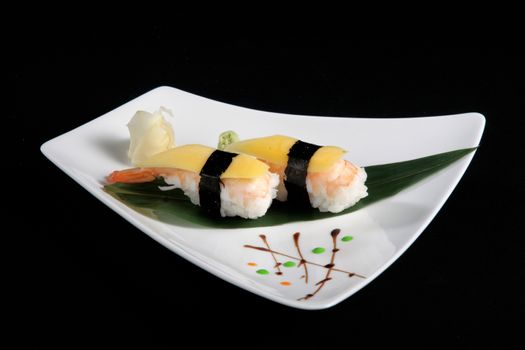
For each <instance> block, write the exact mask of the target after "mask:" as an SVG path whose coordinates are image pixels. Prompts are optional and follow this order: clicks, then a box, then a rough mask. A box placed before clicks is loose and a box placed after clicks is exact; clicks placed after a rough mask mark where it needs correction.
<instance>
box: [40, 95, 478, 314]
mask: <svg viewBox="0 0 525 350" xmlns="http://www.w3.org/2000/svg"><path fill="white" fill-rule="evenodd" d="M160 106H164V107H166V108H168V109H170V110H172V111H173V114H174V116H175V117H174V118H173V119H172V120H171V122H172V124H173V127H174V130H175V137H176V142H177V144H178V145H182V144H187V143H200V144H205V145H209V146H212V147H215V146H216V142H217V139H218V135H219V133H221V132H222V131H225V130H235V131H236V132H237V133H238V134H239V135H240V136H241V137H242V138H251V137H260V136H265V135H273V134H283V135H291V136H294V137H297V138H299V139H302V140H305V141H308V142H312V143H316V144H321V145H323V144H331V145H337V146H340V147H342V148H344V149H346V150H348V151H349V152H348V154H347V156H346V158H347V159H349V160H351V161H352V162H354V163H356V164H359V165H361V166H366V165H372V164H383V163H391V162H397V161H402V160H408V159H413V158H418V157H423V156H427V155H432V154H436V153H441V152H446V151H451V150H455V149H459V148H467V147H474V146H477V145H478V144H479V141H480V139H481V135H482V133H483V128H484V125H485V118H484V117H483V116H482V115H481V114H478V113H466V114H458V115H449V116H439V117H426V118H403V119H363V118H337V117H313V116H297V115H288V114H279V113H269V112H263V111H257V110H252V109H247V108H243V107H238V106H233V105H229V104H225V103H221V102H217V101H213V100H209V99H206V98H203V97H200V96H196V95H193V94H190V93H187V92H184V91H181V90H178V89H175V88H171V87H159V88H157V89H154V90H152V91H150V92H148V93H146V94H144V95H142V96H140V97H138V98H136V99H134V100H132V101H130V102H128V103H126V104H125V105H123V106H121V107H119V108H117V109H115V110H113V111H111V112H109V113H107V114H105V115H103V116H101V117H99V118H97V119H95V120H93V121H91V122H89V123H87V124H84V125H82V126H80V127H78V128H76V129H74V130H72V131H70V132H68V133H66V134H63V135H61V136H58V137H56V138H54V139H52V140H50V141H48V142H46V143H45V144H44V145H42V148H41V150H42V152H43V153H44V154H45V155H46V157H48V158H49V159H50V160H51V161H52V162H53V163H54V164H56V165H57V166H58V167H59V168H60V169H62V170H63V171H64V172H65V173H66V174H68V175H69V176H71V177H72V178H73V179H74V180H75V181H77V182H78V183H79V184H80V185H81V186H82V187H84V188H85V189H86V190H87V191H89V192H90V193H91V194H93V195H94V196H95V197H97V198H98V199H100V200H101V201H102V202H103V203H104V204H106V205H107V206H108V207H110V208H111V209H113V210H114V211H116V212H117V213H118V214H120V215H122V216H123V217H124V218H125V219H126V220H128V221H129V222H130V223H132V224H133V225H135V226H136V227H137V228H139V229H140V230H142V231H143V232H145V233H146V234H148V235H149V236H150V237H152V238H153V239H155V240H156V241H158V242H159V243H161V244H163V245H164V246H166V247H167V248H169V249H171V250H172V251H174V252H175V253H177V254H179V255H180V256H182V257H184V258H186V259H188V260H189V261H191V262H193V263H194V264H196V265H198V266H200V267H201V268H203V269H205V270H207V271H209V272H211V273H213V274H215V275H216V276H219V277H220V278H222V279H224V280H226V281H228V282H230V283H233V284H235V285H237V286H239V287H242V288H244V289H246V290H249V291H251V292H253V293H256V294H258V295H260V296H263V297H265V298H268V299H271V300H273V301H276V302H279V303H282V304H285V305H289V306H293V307H297V308H302V309H322V308H327V307H331V306H334V305H336V304H337V303H339V302H341V301H342V300H344V299H346V298H348V297H349V296H350V295H352V294H353V293H355V292H356V291H358V290H359V289H361V288H362V287H364V286H365V285H366V284H368V283H369V282H370V281H372V280H373V279H374V278H375V277H377V276H378V275H379V274H380V273H381V272H383V271H384V270H385V269H386V268H387V267H388V266H389V265H390V264H392V262H394V261H395V260H396V259H397V258H398V257H399V256H400V255H401V254H402V253H403V252H404V251H405V250H406V249H407V248H408V247H409V246H410V244H411V243H412V242H413V241H414V240H415V239H416V238H417V237H418V236H419V234H421V232H422V231H423V230H424V229H425V227H426V226H427V225H428V224H429V222H430V221H431V220H432V218H433V217H434V216H435V215H436V213H437V212H438V210H439V209H440V208H441V206H442V205H443V203H444V202H445V200H446V199H447V198H448V196H449V195H450V193H451V192H452V190H453V189H454V187H455V186H456V185H457V183H458V181H459V179H460V178H461V176H462V175H463V173H464V172H465V170H466V168H467V166H468V164H469V163H470V161H471V159H472V157H473V155H474V153H471V154H469V155H468V156H466V157H464V158H462V159H460V160H459V161H457V162H456V163H454V164H452V165H451V166H449V167H448V168H446V169H445V170H442V171H441V172H439V173H437V174H435V175H433V176H431V177H429V178H427V179H425V180H423V181H422V182H420V183H418V184H416V185H415V186H412V187H410V188H409V189H407V190H404V191H402V192H401V193H399V194H397V195H395V196H393V197H390V198H388V199H386V200H383V201H380V202H377V203H375V204H372V205H370V206H368V207H366V208H364V209H361V210H358V211H356V212H353V213H349V214H346V215H342V216H337V217H334V218H329V219H322V220H317V221H309V222H295V223H289V224H285V225H280V226H273V227H264V228H249V229H212V228H209V227H198V226H195V225H189V224H188V223H185V222H183V221H181V223H180V224H165V223H162V222H159V221H156V220H153V219H151V218H149V217H146V216H143V215H141V214H139V213H137V212H135V211H134V210H132V209H131V208H129V207H127V206H126V205H124V204H122V203H121V202H119V201H118V200H116V199H115V198H113V197H111V196H110V195H108V194H107V193H106V192H104V191H103V189H102V187H103V185H104V178H105V176H106V175H108V174H109V173H110V172H111V171H113V170H117V169H123V168H128V167H131V166H130V164H129V162H128V159H127V156H126V151H127V147H128V142H129V141H128V140H129V136H128V131H127V128H126V124H127V123H128V121H129V120H130V118H131V117H132V116H133V114H134V113H135V112H136V111H137V110H146V111H154V110H156V109H158V108H159V107H160ZM86 219H87V218H86ZM334 228H340V229H341V233H340V235H339V236H338V238H337V248H339V251H338V253H337V256H336V258H335V268H334V270H333V271H332V272H331V275H330V277H331V279H330V280H328V281H326V282H325V283H319V282H320V281H322V280H324V279H325V278H326V273H327V270H328V269H327V268H325V267H324V266H325V265H326V264H328V263H329V262H330V258H331V254H332V253H331V252H332V248H333V247H332V238H331V236H330V232H331V230H332V229H334ZM295 232H300V237H299V247H300V249H301V253H302V254H303V257H304V259H305V260H306V261H308V263H307V264H306V267H307V271H308V283H306V278H304V277H303V276H304V275H305V272H306V270H305V268H304V265H303V266H300V267H298V266H297V260H294V258H298V257H299V254H298V251H297V248H296V246H295V244H294V240H293V234H294V233H295ZM260 235H265V236H266V240H267V242H268V244H269V245H270V246H271V249H272V250H274V251H276V252H279V253H283V254H286V255H289V256H290V257H286V256H285V255H279V254H274V255H273V256H272V254H270V253H269V252H267V251H262V250H256V249H251V248H247V247H245V245H252V246H258V247H266V245H265V243H264V242H263V240H262V238H261V237H260ZM345 236H351V237H352V239H351V240H349V241H346V242H345V241H343V240H342V237H345ZM317 247H321V248H325V252H324V253H322V254H314V253H313V252H312V250H313V249H314V248H317ZM274 258H275V259H277V261H278V262H280V263H282V264H283V265H280V266H279V268H278V269H277V268H276V267H275V261H274ZM288 261H291V262H295V263H296V265H295V266H293V267H285V265H292V264H290V263H288V264H284V263H285V262H288ZM316 264H317V265H316ZM262 270H266V271H267V272H268V274H261V272H264V271H262ZM278 270H280V271H281V272H282V273H281V274H278V272H279V271H278ZM257 271H259V272H257ZM347 272H350V273H355V274H356V275H353V276H351V275H349V274H348V273H347ZM358 275H362V276H364V278H361V277H359V276H358ZM349 276H351V277H349ZM319 287H321V289H319V291H318V292H317V293H315V295H314V296H312V297H310V298H307V299H306V300H305V299H301V298H304V297H305V296H306V295H308V294H314V292H315V291H316V290H317V289H318V288H319ZM189 288H191V287H189Z"/></svg>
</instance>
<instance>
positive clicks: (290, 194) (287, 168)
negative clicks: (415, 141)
mask: <svg viewBox="0 0 525 350" xmlns="http://www.w3.org/2000/svg"><path fill="white" fill-rule="evenodd" d="M226 151H228V152H235V153H239V154H247V155H251V156H254V157H257V158H258V159H259V160H262V161H263V162H265V163H266V164H267V165H268V166H269V167H270V171H271V172H273V173H276V174H279V178H280V181H279V187H278V192H277V199H278V200H280V201H290V202H292V203H293V204H294V205H297V206H305V205H306V206H311V207H313V208H318V209H319V210H320V211H322V212H332V213H339V212H341V211H343V210H344V209H347V208H349V207H351V206H353V205H354V204H356V203H357V202H358V201H359V200H360V199H362V198H364V197H366V196H367V195H368V193H367V187H366V186H365V181H366V177H367V176H366V172H365V170H364V169H363V168H361V167H358V166H356V165H354V164H352V163H350V162H349V161H347V160H345V159H342V157H343V155H344V153H345V151H344V150H343V149H342V148H339V147H335V146H318V145H314V144H311V143H307V142H303V141H300V140H297V139H295V138H292V137H288V136H281V135H275V136H268V137H261V138H256V139H249V140H243V141H238V142H234V143H232V144H230V145H228V146H227V147H226Z"/></svg>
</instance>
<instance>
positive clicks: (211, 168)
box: [199, 150, 237, 216]
mask: <svg viewBox="0 0 525 350" xmlns="http://www.w3.org/2000/svg"><path fill="white" fill-rule="evenodd" d="M236 156H237V154H235V153H229V152H224V151H220V150H215V151H214V152H213V153H212V154H211V155H210V157H209V158H208V159H207V160H206V163H205V164H204V166H203V167H202V170H201V172H200V176H201V179H200V182H199V200H200V206H201V208H202V209H204V211H206V212H207V213H208V214H211V215H213V216H220V212H221V186H220V183H221V179H220V176H221V174H222V173H223V172H224V171H226V169H228V167H229V166H230V164H231V162H232V160H233V158H235V157H236Z"/></svg>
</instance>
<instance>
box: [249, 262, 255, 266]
mask: <svg viewBox="0 0 525 350" xmlns="http://www.w3.org/2000/svg"><path fill="white" fill-rule="evenodd" d="M248 266H257V264H256V263H254V262H249V263H248Z"/></svg>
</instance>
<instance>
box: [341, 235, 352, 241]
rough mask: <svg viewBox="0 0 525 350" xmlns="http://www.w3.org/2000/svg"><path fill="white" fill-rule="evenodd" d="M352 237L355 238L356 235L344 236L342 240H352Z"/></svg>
mask: <svg viewBox="0 0 525 350" xmlns="http://www.w3.org/2000/svg"><path fill="white" fill-rule="evenodd" d="M352 239H354V237H352V236H344V237H343V238H341V241H343V242H350V241H351V240H352Z"/></svg>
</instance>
